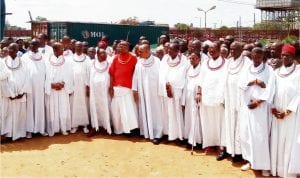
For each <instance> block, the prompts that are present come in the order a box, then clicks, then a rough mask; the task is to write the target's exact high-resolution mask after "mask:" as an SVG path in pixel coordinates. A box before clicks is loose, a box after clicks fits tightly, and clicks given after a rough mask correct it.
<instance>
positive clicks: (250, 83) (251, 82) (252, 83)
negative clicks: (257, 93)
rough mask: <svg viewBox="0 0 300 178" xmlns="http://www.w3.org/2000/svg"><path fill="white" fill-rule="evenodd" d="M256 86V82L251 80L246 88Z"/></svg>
mask: <svg viewBox="0 0 300 178" xmlns="http://www.w3.org/2000/svg"><path fill="white" fill-rule="evenodd" d="M255 84H256V80H253V81H250V82H249V83H248V85H247V86H249V87H250V86H253V85H255Z"/></svg>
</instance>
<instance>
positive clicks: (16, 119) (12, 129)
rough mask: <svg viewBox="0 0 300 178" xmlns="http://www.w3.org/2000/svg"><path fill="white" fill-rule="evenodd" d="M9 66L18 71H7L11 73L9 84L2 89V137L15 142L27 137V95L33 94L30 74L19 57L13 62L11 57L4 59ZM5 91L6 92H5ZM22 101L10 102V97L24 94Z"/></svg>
mask: <svg viewBox="0 0 300 178" xmlns="http://www.w3.org/2000/svg"><path fill="white" fill-rule="evenodd" d="M4 60H5V61H6V64H7V66H9V67H12V68H16V67H17V66H19V64H20V63H21V65H20V67H19V68H18V69H8V67H7V68H6V69H5V70H7V71H9V75H8V79H7V81H5V82H7V83H5V85H4V86H5V87H3V88H2V89H3V90H2V92H1V93H2V105H1V106H2V109H1V112H2V113H1V118H2V130H1V135H5V136H6V137H12V139H13V140H16V139H18V138H22V137H25V136H26V131H27V129H26V94H27V93H31V85H30V83H29V73H28V70H27V68H26V65H24V64H23V63H22V62H21V59H20V58H19V57H16V58H15V59H14V60H12V58H11V57H9V56H8V57H7V58H6V59H4ZM4 90H5V91H4ZM23 93H25V94H24V95H23V97H22V98H20V99H15V100H10V99H9V97H16V96H18V95H20V94H23Z"/></svg>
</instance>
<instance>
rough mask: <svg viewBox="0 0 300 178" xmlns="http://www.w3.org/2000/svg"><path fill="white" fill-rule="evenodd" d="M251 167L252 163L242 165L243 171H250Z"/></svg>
mask: <svg viewBox="0 0 300 178" xmlns="http://www.w3.org/2000/svg"><path fill="white" fill-rule="evenodd" d="M249 169H251V165H250V163H247V164H244V165H243V166H242V167H241V170H242V171H248V170H249Z"/></svg>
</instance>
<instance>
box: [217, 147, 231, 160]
mask: <svg viewBox="0 0 300 178" xmlns="http://www.w3.org/2000/svg"><path fill="white" fill-rule="evenodd" d="M228 156H229V154H228V153H226V151H225V150H221V151H220V152H219V154H218V155H217V158H216V159H217V161H222V160H223V159H226V158H227V157H228Z"/></svg>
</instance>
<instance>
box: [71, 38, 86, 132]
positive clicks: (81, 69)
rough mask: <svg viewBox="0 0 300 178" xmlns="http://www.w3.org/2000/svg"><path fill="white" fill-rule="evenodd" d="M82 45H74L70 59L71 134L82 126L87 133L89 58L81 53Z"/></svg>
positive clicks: (78, 42)
mask: <svg viewBox="0 0 300 178" xmlns="http://www.w3.org/2000/svg"><path fill="white" fill-rule="evenodd" d="M82 47H83V46H82V43H81V42H80V41H77V42H76V43H75V54H74V55H73V58H72V68H73V70H72V71H73V78H74V93H73V94H72V95H71V100H70V101H71V103H70V104H71V116H72V117H71V118H72V119H71V127H72V130H71V133H75V132H76V131H77V129H78V127H79V126H83V132H84V133H88V132H89V130H88V128H87V126H88V125H89V110H88V103H89V102H88V101H89V98H88V92H89V88H88V80H89V77H88V76H89V72H90V68H89V63H90V58H89V57H88V56H87V55H85V54H84V53H83V48H82Z"/></svg>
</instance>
